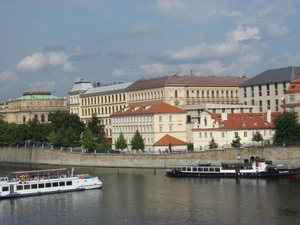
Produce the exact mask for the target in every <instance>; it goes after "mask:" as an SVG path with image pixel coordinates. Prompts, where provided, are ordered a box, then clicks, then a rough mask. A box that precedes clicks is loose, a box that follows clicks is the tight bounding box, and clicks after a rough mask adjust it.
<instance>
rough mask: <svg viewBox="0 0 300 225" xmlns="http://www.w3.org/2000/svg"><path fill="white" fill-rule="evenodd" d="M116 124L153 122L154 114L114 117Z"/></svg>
mask: <svg viewBox="0 0 300 225" xmlns="http://www.w3.org/2000/svg"><path fill="white" fill-rule="evenodd" d="M113 122H114V124H128V123H152V116H132V117H131V116H129V117H121V118H120V117H119V118H114V119H113Z"/></svg>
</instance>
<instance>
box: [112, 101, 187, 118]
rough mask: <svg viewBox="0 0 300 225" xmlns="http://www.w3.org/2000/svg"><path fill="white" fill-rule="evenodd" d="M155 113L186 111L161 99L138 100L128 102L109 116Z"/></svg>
mask: <svg viewBox="0 0 300 225" xmlns="http://www.w3.org/2000/svg"><path fill="white" fill-rule="evenodd" d="M155 113H186V111H185V110H183V109H180V108H178V107H176V106H172V105H170V104H167V103H165V102H163V101H152V102H139V103H133V104H130V105H129V106H128V107H126V108H124V109H121V110H119V111H117V112H115V113H113V114H112V115H111V116H124V115H139V114H155Z"/></svg>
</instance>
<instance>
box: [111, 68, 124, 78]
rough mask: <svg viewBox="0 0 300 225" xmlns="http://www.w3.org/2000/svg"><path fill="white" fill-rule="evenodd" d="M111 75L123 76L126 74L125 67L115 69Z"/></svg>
mask: <svg viewBox="0 0 300 225" xmlns="http://www.w3.org/2000/svg"><path fill="white" fill-rule="evenodd" d="M111 75H112V76H113V77H121V76H123V75H124V70H123V69H114V70H113V72H112V74H111Z"/></svg>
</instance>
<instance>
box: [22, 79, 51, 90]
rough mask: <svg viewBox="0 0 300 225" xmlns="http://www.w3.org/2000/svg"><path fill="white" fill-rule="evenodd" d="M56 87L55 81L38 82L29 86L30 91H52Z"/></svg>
mask: <svg viewBox="0 0 300 225" xmlns="http://www.w3.org/2000/svg"><path fill="white" fill-rule="evenodd" d="M55 86H56V82H55V81H51V82H47V81H36V82H32V83H30V84H29V85H28V88H29V91H37V90H40V91H51V90H52V89H54V87H55Z"/></svg>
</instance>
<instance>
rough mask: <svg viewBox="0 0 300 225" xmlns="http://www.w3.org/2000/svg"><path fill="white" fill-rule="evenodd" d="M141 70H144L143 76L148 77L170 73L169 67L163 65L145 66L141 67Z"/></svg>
mask: <svg viewBox="0 0 300 225" xmlns="http://www.w3.org/2000/svg"><path fill="white" fill-rule="evenodd" d="M140 68H141V69H142V70H143V74H146V75H156V74H159V75H163V74H164V73H166V72H167V71H168V66H167V65H165V64H162V63H154V64H144V65H140Z"/></svg>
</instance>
